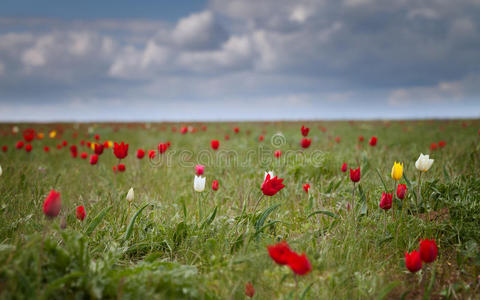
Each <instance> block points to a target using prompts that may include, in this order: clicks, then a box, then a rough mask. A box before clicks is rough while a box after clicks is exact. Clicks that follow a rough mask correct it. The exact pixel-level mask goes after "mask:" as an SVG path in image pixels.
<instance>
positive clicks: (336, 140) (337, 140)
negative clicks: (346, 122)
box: [335, 136, 342, 144]
mask: <svg viewBox="0 0 480 300" xmlns="http://www.w3.org/2000/svg"><path fill="white" fill-rule="evenodd" d="M341 140H342V139H341V138H340V137H339V136H337V137H335V142H337V144H338V143H340V141H341Z"/></svg>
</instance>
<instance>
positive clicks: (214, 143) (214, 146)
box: [210, 140, 220, 150]
mask: <svg viewBox="0 0 480 300" xmlns="http://www.w3.org/2000/svg"><path fill="white" fill-rule="evenodd" d="M210 146H211V147H212V149H213V150H217V149H218V147H219V146H220V141H219V140H212V141H211V142H210Z"/></svg>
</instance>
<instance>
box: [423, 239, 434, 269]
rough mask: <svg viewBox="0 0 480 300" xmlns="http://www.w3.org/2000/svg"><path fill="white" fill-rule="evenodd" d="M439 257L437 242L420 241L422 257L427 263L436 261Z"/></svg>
mask: <svg viewBox="0 0 480 300" xmlns="http://www.w3.org/2000/svg"><path fill="white" fill-rule="evenodd" d="M437 255H438V248H437V244H436V243H435V240H429V239H424V240H420V257H421V258H422V260H423V261H424V262H426V263H431V262H433V261H435V259H436V258H437Z"/></svg>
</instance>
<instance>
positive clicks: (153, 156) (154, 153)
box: [148, 150, 157, 159]
mask: <svg viewBox="0 0 480 300" xmlns="http://www.w3.org/2000/svg"><path fill="white" fill-rule="evenodd" d="M156 154H157V152H156V151H155V150H148V158H150V159H153V158H155V155H156Z"/></svg>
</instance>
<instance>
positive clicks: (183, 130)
mask: <svg viewBox="0 0 480 300" xmlns="http://www.w3.org/2000/svg"><path fill="white" fill-rule="evenodd" d="M180 132H181V133H182V134H185V133H187V132H188V128H187V127H185V126H183V127H182V128H180Z"/></svg>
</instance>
